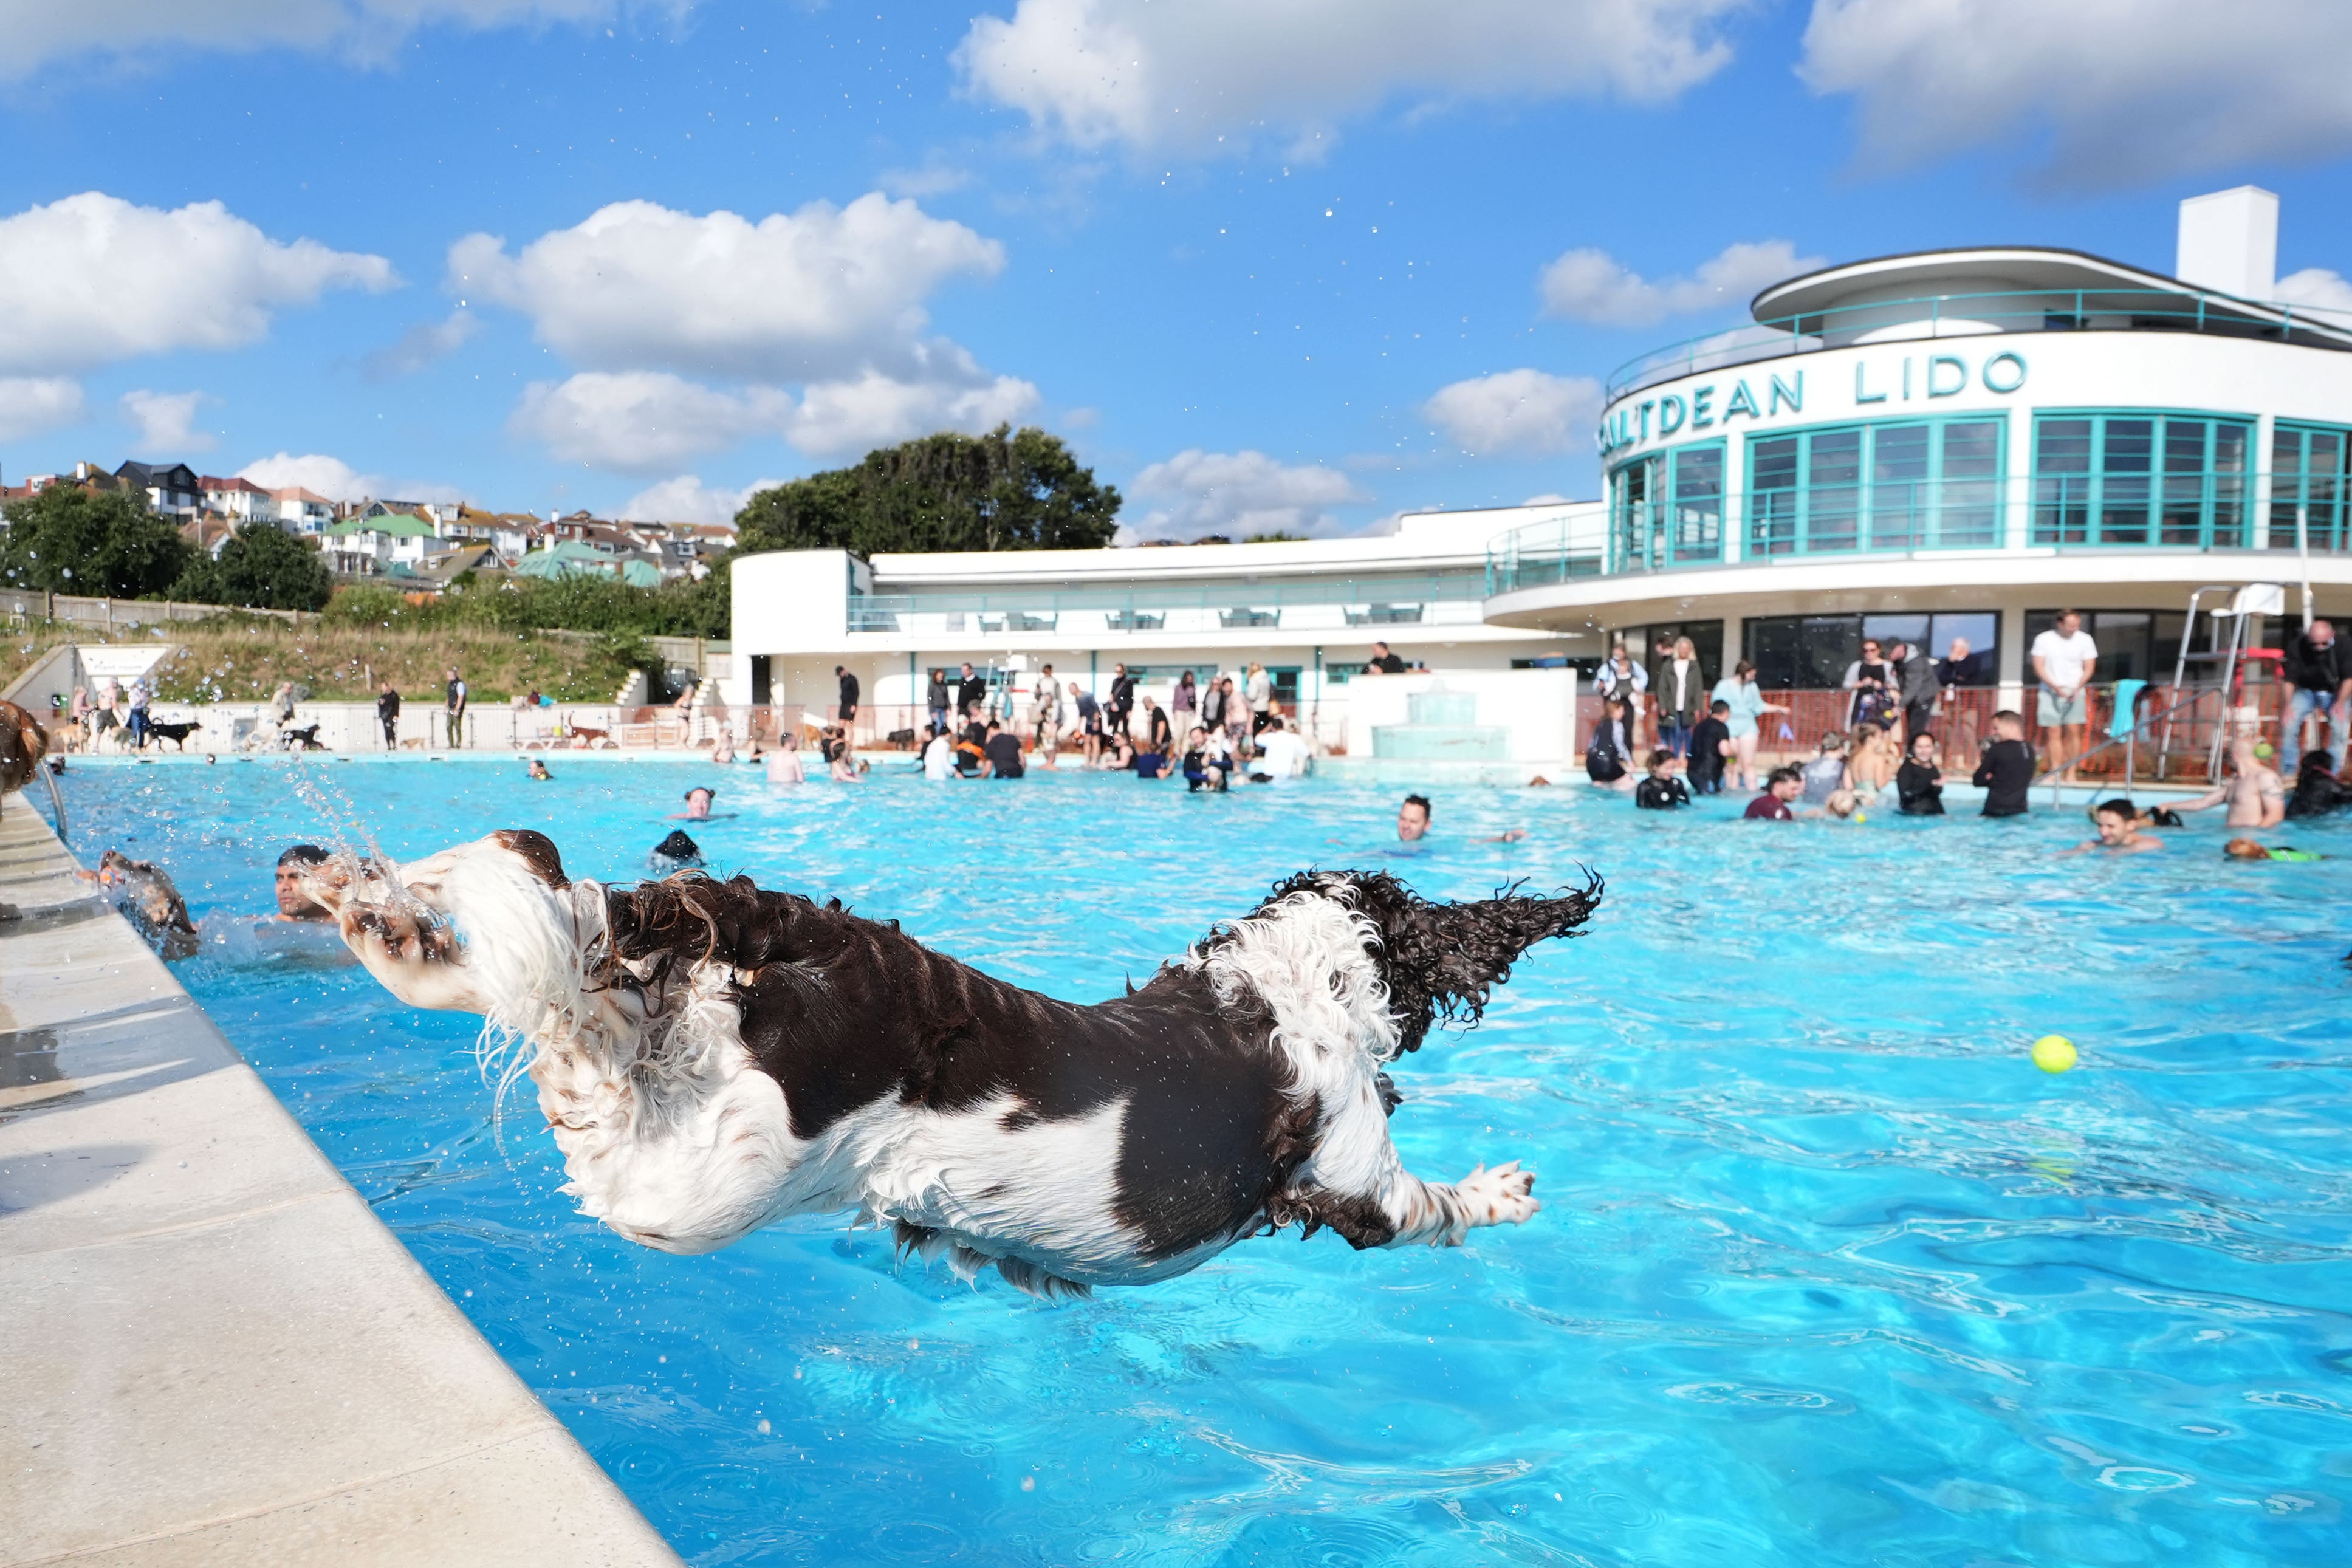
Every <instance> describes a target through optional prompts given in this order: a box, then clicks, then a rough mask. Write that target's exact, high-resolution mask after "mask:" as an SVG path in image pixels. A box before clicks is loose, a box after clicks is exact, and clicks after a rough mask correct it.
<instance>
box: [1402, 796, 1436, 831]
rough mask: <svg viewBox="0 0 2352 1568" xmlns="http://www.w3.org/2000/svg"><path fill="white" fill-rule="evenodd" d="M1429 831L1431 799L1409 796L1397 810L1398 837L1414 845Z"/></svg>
mask: <svg viewBox="0 0 2352 1568" xmlns="http://www.w3.org/2000/svg"><path fill="white" fill-rule="evenodd" d="M1427 831H1429V797H1428V796H1426V795H1407V796H1406V797H1405V798H1404V804H1402V806H1399V807H1398V808H1397V837H1398V838H1399V839H1402V841H1405V842H1406V843H1412V842H1413V841H1415V840H1417V839H1419V838H1420V837H1421V836H1422V835H1423V833H1425V832H1427Z"/></svg>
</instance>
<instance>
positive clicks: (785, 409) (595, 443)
mask: <svg viewBox="0 0 2352 1568" xmlns="http://www.w3.org/2000/svg"><path fill="white" fill-rule="evenodd" d="M791 412H792V399H791V398H790V397H789V396H788V395H786V394H785V393H783V392H778V391H777V390H775V389H774V388H773V387H752V388H750V389H748V390H746V391H745V392H740V393H736V392H720V391H719V390H718V389H716V388H714V387H707V386H704V385H702V384H701V383H700V382H690V381H687V380H685V379H684V378H683V377H679V376H674V375H671V374H669V373H668V372H667V371H618V372H614V371H583V372H582V373H580V374H579V375H576V376H573V377H572V378H571V379H570V380H569V381H564V382H532V383H531V384H530V386H528V387H526V388H524V389H523V394H522V402H521V403H520V405H519V406H518V407H517V408H516V409H515V412H514V414H513V417H512V418H511V419H509V421H508V423H507V428H508V429H509V430H510V431H512V432H513V433H514V434H517V435H520V436H523V437H525V438H527V439H529V440H532V441H536V442H539V443H540V444H542V445H544V446H545V447H546V448H547V449H548V451H549V452H550V453H551V455H554V456H555V457H556V458H558V459H560V460H561V461H562V462H566V463H584V464H587V465H590V466H592V467H596V468H611V469H615V470H618V471H619V472H621V473H625V474H646V473H659V472H660V471H661V470H663V469H665V468H667V469H673V470H674V469H676V468H677V466H678V465H679V464H681V463H684V462H687V461H688V460H689V459H692V458H695V457H699V456H701V455H703V454H705V453H707V452H716V451H719V449H720V448H722V447H727V446H731V445H733V444H735V443H736V442H738V441H740V440H742V439H743V438H744V437H745V436H747V435H751V434H756V433H759V432H761V431H769V432H779V431H781V430H782V426H783V422H784V420H785V418H786V417H787V416H788V415H789V414H790V413H791Z"/></svg>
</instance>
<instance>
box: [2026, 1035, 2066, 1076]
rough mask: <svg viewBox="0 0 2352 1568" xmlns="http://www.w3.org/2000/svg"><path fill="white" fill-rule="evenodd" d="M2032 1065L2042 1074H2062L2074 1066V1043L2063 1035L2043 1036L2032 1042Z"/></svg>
mask: <svg viewBox="0 0 2352 1568" xmlns="http://www.w3.org/2000/svg"><path fill="white" fill-rule="evenodd" d="M2033 1065H2034V1066H2036V1067H2038V1068H2040V1069H2042V1071H2044V1072H2063V1071H2066V1070H2067V1069H2068V1068H2070V1067H2072V1066H2074V1041H2073V1040H2068V1039H2067V1038H2066V1037H2065V1036H2064V1035H2063V1034H2045V1035H2043V1036H2042V1038H2041V1039H2040V1040H2035V1041H2034V1042H2033Z"/></svg>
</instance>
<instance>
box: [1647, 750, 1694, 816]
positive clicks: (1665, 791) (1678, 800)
mask: <svg viewBox="0 0 2352 1568" xmlns="http://www.w3.org/2000/svg"><path fill="white" fill-rule="evenodd" d="M1674 767H1675V754H1674V753H1673V752H1671V751H1668V750H1666V749H1665V748H1664V747H1659V748H1658V749H1657V750H1655V751H1653V752H1652V753H1650V771H1649V774H1648V776H1647V777H1645V778H1644V779H1643V780H1642V781H1641V782H1640V783H1639V784H1636V785H1634V786H1633V804H1634V805H1635V806H1637V807H1639V808H1641V809H1642V810H1644V811H1671V810H1674V809H1675V807H1677V806H1687V805H1689V804H1690V803H1691V798H1690V791H1689V790H1688V789H1685V788H1684V787H1683V781H1682V780H1681V779H1677V778H1675V774H1674Z"/></svg>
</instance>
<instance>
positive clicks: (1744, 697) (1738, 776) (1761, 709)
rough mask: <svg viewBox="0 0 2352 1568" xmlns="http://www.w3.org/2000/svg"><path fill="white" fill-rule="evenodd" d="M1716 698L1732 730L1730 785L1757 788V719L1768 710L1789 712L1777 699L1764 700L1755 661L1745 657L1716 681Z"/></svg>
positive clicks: (1771, 711) (1737, 787)
mask: <svg viewBox="0 0 2352 1568" xmlns="http://www.w3.org/2000/svg"><path fill="white" fill-rule="evenodd" d="M1715 700H1716V701H1717V702H1719V703H1721V704H1723V705H1724V723H1725V724H1726V725H1727V727H1729V728H1730V731H1731V755H1732V758H1733V761H1732V766H1731V780H1730V782H1731V787H1732V788H1733V789H1755V788H1756V721H1757V720H1758V719H1759V718H1761V717H1763V716H1765V715H1766V714H1768V713H1787V712H1788V711H1789V710H1788V709H1787V708H1784V707H1782V706H1780V705H1779V704H1778V703H1768V702H1766V701H1765V700H1764V693H1763V689H1762V688H1761V687H1759V686H1758V685H1757V684H1756V665H1755V664H1753V663H1752V662H1751V661H1749V660H1747V659H1742V660H1740V661H1739V663H1738V664H1734V665H1733V666H1732V667H1731V674H1727V675H1726V676H1724V677H1723V679H1721V680H1719V681H1717V682H1716V683H1715Z"/></svg>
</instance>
